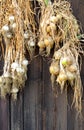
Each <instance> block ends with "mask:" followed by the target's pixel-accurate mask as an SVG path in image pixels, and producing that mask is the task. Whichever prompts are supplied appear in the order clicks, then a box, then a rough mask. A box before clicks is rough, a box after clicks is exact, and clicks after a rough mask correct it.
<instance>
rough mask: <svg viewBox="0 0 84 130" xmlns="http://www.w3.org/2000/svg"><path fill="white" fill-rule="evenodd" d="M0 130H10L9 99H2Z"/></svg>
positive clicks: (0, 101)
mask: <svg viewBox="0 0 84 130" xmlns="http://www.w3.org/2000/svg"><path fill="white" fill-rule="evenodd" d="M0 130H10V111H9V100H8V99H0Z"/></svg>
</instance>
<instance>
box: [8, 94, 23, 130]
mask: <svg viewBox="0 0 84 130" xmlns="http://www.w3.org/2000/svg"><path fill="white" fill-rule="evenodd" d="M22 97H23V94H22V93H20V94H19V95H18V99H17V101H13V100H12V99H11V109H10V113H11V130H23V111H24V110H23V98H22Z"/></svg>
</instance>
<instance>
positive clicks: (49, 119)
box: [42, 59, 56, 130]
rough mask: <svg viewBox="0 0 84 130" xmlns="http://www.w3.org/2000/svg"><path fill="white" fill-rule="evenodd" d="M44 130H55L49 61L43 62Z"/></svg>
mask: <svg viewBox="0 0 84 130" xmlns="http://www.w3.org/2000/svg"><path fill="white" fill-rule="evenodd" d="M42 72H43V109H42V118H43V122H42V123H43V130H54V129H55V124H54V115H55V114H56V113H55V111H54V100H53V99H54V98H53V92H52V87H51V81H50V74H49V64H48V60H47V59H44V60H43V71H42Z"/></svg>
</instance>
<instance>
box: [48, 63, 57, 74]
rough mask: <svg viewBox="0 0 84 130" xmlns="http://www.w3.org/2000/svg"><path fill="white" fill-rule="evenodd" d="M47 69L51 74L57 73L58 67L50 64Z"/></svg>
mask: <svg viewBox="0 0 84 130" xmlns="http://www.w3.org/2000/svg"><path fill="white" fill-rule="evenodd" d="M49 71H50V73H51V74H54V75H58V74H59V68H58V67H57V66H52V65H51V66H50V68H49Z"/></svg>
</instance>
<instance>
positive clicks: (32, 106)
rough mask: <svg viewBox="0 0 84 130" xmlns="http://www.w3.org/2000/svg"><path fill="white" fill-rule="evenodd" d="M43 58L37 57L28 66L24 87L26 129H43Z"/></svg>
mask: <svg viewBox="0 0 84 130" xmlns="http://www.w3.org/2000/svg"><path fill="white" fill-rule="evenodd" d="M41 67H42V63H41V58H40V57H37V58H35V59H34V60H33V61H32V62H31V64H30V66H29V67H28V68H29V69H28V80H27V82H26V87H25V89H24V93H25V95H24V130H42V126H41V122H42V118H41V102H42V98H41V95H42V94H41V89H42V86H41V84H42V81H41V71H42V70H41V69H42V68H41Z"/></svg>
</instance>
